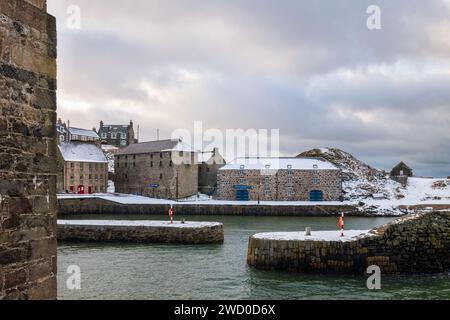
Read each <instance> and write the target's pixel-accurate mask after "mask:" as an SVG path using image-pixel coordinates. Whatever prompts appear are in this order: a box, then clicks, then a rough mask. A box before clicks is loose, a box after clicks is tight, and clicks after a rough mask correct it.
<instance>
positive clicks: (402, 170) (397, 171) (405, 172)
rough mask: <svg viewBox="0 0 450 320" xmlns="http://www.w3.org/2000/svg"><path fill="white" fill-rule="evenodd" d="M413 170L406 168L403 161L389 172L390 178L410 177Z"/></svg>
mask: <svg viewBox="0 0 450 320" xmlns="http://www.w3.org/2000/svg"><path fill="white" fill-rule="evenodd" d="M412 176H413V170H412V169H411V168H410V167H408V166H407V165H406V164H405V163H404V162H403V161H401V162H400V163H399V164H398V165H396V166H395V167H394V168H392V170H391V177H412Z"/></svg>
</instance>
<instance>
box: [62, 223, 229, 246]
mask: <svg viewBox="0 0 450 320" xmlns="http://www.w3.org/2000/svg"><path fill="white" fill-rule="evenodd" d="M58 240H60V241H72V242H73V241H75V242H77V241H80V242H133V243H172V244H211V243H215V244H221V243H223V241H224V233H223V225H222V224H221V223H217V224H215V225H212V226H204V227H194V228H189V227H182V228H181V227H180V228H177V227H156V226H155V227H145V226H143V227H133V226H95V225H92V226H86V225H78V226H77V225H58Z"/></svg>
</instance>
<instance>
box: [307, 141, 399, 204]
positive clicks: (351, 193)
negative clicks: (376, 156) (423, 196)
mask: <svg viewBox="0 0 450 320" xmlns="http://www.w3.org/2000/svg"><path fill="white" fill-rule="evenodd" d="M299 157H320V158H324V159H326V160H328V161H330V162H331V163H333V164H334V165H335V166H337V167H338V168H340V169H341V170H342V175H343V189H344V200H348V201H351V200H359V201H364V200H366V199H378V200H382V199H385V200H394V199H399V198H401V197H403V193H404V188H403V187H402V185H401V184H400V183H398V182H396V181H394V180H392V179H391V178H390V177H389V174H388V173H386V172H384V171H382V170H378V169H376V168H373V167H371V166H369V165H368V164H366V163H364V162H363V161H361V160H358V159H356V158H355V157H354V156H352V155H351V154H350V153H347V152H345V151H342V150H339V149H332V148H322V149H313V150H310V151H306V152H303V153H301V154H300V155H299Z"/></svg>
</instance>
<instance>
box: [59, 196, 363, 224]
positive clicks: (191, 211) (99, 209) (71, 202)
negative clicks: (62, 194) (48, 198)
mask: <svg viewBox="0 0 450 320" xmlns="http://www.w3.org/2000/svg"><path fill="white" fill-rule="evenodd" d="M169 207H170V205H169V204H121V203H117V202H113V201H108V200H104V199H100V198H81V199H59V200H58V214H59V215H60V216H63V215H84V214H99V215H114V214H123V215H127V214H146V215H167V214H168V210H169ZM342 211H345V212H347V214H346V215H347V216H368V215H369V214H365V213H364V212H361V211H359V210H358V208H357V207H355V206H348V205H343V206H328V205H327V206H315V205H308V206H294V205H286V206H284V205H283V206H270V205H264V204H260V205H248V204H243V205H212V204H201V203H199V204H183V203H182V202H179V203H177V204H175V205H174V212H175V218H176V217H178V216H190V215H205V216H215V215H218V216H220V215H223V216H287V217H289V216H290V217H294V216H303V217H327V216H336V215H337V214H339V213H340V212H342ZM177 219H178V218H177Z"/></svg>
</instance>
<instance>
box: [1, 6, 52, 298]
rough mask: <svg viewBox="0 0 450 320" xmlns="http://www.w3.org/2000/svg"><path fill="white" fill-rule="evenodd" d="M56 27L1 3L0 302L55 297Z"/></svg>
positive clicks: (38, 10)
mask: <svg viewBox="0 0 450 320" xmlns="http://www.w3.org/2000/svg"><path fill="white" fill-rule="evenodd" d="M55 90H56V21H55V18H54V17H52V16H50V15H48V14H47V13H46V1H45V0H28V1H24V0H7V1H6V0H1V1H0V300H1V299H55V298H56V190H55V189H56V175H55V173H56V167H55V165H56V139H55V137H56V129H55V123H56V115H55V111H56V94H55Z"/></svg>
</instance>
